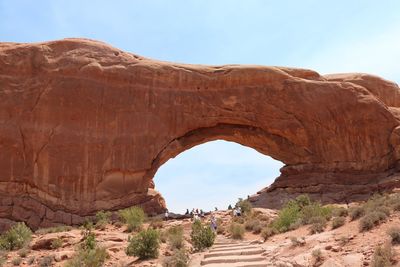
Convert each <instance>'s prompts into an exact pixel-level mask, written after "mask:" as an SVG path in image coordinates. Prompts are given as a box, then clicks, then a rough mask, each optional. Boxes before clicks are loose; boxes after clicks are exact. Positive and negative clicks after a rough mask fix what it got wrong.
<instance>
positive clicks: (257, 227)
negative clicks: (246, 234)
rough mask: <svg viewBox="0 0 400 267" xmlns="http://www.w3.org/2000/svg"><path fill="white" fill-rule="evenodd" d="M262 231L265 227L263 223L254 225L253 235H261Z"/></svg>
mask: <svg viewBox="0 0 400 267" xmlns="http://www.w3.org/2000/svg"><path fill="white" fill-rule="evenodd" d="M262 229H263V225H262V224H261V223H259V224H256V225H254V226H253V234H259V233H261V231H262Z"/></svg>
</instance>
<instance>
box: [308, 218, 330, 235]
mask: <svg viewBox="0 0 400 267" xmlns="http://www.w3.org/2000/svg"><path fill="white" fill-rule="evenodd" d="M310 223H311V225H310V227H309V231H310V234H316V233H322V232H323V231H324V230H325V227H326V223H327V221H326V218H325V217H322V216H319V217H313V218H312V220H310Z"/></svg>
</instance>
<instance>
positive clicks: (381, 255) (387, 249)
mask: <svg viewBox="0 0 400 267" xmlns="http://www.w3.org/2000/svg"><path fill="white" fill-rule="evenodd" d="M392 257H393V251H392V246H391V244H390V243H386V244H384V245H383V246H378V247H376V248H375V251H374V254H373V256H372V260H371V267H390V266H392V263H391V261H392Z"/></svg>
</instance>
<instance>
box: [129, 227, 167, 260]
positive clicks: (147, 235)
mask: <svg viewBox="0 0 400 267" xmlns="http://www.w3.org/2000/svg"><path fill="white" fill-rule="evenodd" d="M128 242H129V244H128V247H127V248H126V254H127V255H128V256H136V257H139V258H140V259H152V258H157V257H158V249H159V247H160V240H159V234H158V231H157V230H155V229H151V228H149V229H147V230H143V231H140V232H139V233H138V234H137V235H135V236H133V237H129V239H128Z"/></svg>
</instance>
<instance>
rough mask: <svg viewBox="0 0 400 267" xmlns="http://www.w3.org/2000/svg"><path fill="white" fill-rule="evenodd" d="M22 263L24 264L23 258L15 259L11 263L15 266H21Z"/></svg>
mask: <svg viewBox="0 0 400 267" xmlns="http://www.w3.org/2000/svg"><path fill="white" fill-rule="evenodd" d="M21 262H22V258H21V257H17V258H14V259H13V260H12V261H11V263H12V264H13V265H14V266H19V265H20V264H21Z"/></svg>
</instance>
